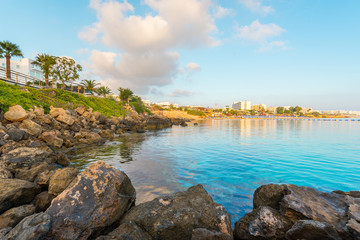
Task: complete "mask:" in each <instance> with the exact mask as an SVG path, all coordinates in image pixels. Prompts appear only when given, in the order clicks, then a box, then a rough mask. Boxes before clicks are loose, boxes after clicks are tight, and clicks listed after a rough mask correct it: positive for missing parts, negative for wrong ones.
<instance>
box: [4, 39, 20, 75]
mask: <svg viewBox="0 0 360 240" xmlns="http://www.w3.org/2000/svg"><path fill="white" fill-rule="evenodd" d="M0 48H1V49H2V52H3V54H4V53H5V58H6V77H7V78H11V73H10V58H11V57H23V54H22V52H21V50H20V48H19V46H18V45H16V44H15V43H11V42H9V41H2V42H0Z"/></svg>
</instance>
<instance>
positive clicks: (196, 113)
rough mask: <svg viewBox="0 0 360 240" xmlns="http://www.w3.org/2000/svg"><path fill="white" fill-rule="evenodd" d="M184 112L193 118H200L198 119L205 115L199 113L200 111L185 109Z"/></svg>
mask: <svg viewBox="0 0 360 240" xmlns="http://www.w3.org/2000/svg"><path fill="white" fill-rule="evenodd" d="M186 112H187V113H188V114H190V115H194V116H200V117H203V116H205V113H204V112H203V111H200V110H194V109H186Z"/></svg>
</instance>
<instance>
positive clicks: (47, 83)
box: [45, 73, 49, 87]
mask: <svg viewBox="0 0 360 240" xmlns="http://www.w3.org/2000/svg"><path fill="white" fill-rule="evenodd" d="M45 86H47V87H48V86H49V73H45Z"/></svg>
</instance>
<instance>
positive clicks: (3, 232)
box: [0, 227, 12, 240]
mask: <svg viewBox="0 0 360 240" xmlns="http://www.w3.org/2000/svg"><path fill="white" fill-rule="evenodd" d="M11 229H12V228H11V227H8V228H3V229H0V239H1V240H3V239H5V235H6V234H8V232H10V231H11Z"/></svg>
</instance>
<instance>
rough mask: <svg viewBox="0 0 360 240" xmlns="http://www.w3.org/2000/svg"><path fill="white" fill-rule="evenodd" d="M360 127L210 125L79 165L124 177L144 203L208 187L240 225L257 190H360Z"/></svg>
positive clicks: (155, 137) (132, 141) (100, 152)
mask: <svg viewBox="0 0 360 240" xmlns="http://www.w3.org/2000/svg"><path fill="white" fill-rule="evenodd" d="M359 143H360V122H317V121H316V122H313V121H276V120H267V121H265V120H257V119H256V120H255V119H241V120H204V121H201V122H199V125H198V126H189V127H185V128H184V127H177V126H174V127H172V128H169V129H164V130H161V131H154V132H146V133H145V134H128V135H127V136H125V137H121V138H119V139H117V140H115V141H113V142H109V143H107V144H106V145H105V146H101V147H99V148H95V149H91V150H88V151H86V153H83V154H79V155H78V156H77V157H76V158H75V162H76V165H78V166H79V167H81V168H83V167H86V166H87V165H88V164H90V163H91V162H94V161H97V160H104V161H106V162H108V163H109V164H111V165H113V166H115V167H117V168H119V169H122V170H124V171H125V172H126V173H127V174H128V175H129V177H130V178H131V181H132V183H133V185H134V186H135V188H136V190H137V202H138V203H139V202H144V201H147V200H151V199H153V198H154V197H157V196H160V195H164V194H169V193H173V192H175V191H179V190H184V189H186V188H187V187H190V186H192V185H194V184H198V183H201V184H203V185H204V186H205V188H206V189H207V191H208V192H209V193H210V194H211V196H212V197H213V198H214V200H215V201H216V202H219V203H221V204H223V205H224V206H225V207H226V209H227V211H228V212H229V213H230V214H231V216H232V221H233V223H234V222H235V221H237V220H238V219H239V218H240V217H242V216H243V215H244V214H245V213H247V212H249V211H251V209H252V195H253V192H254V190H255V189H256V188H257V187H259V186H260V185H262V184H267V183H292V184H297V185H301V186H310V187H314V188H316V189H318V190H322V191H332V190H343V191H349V190H359V186H360V174H359V173H360V145H359Z"/></svg>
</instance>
